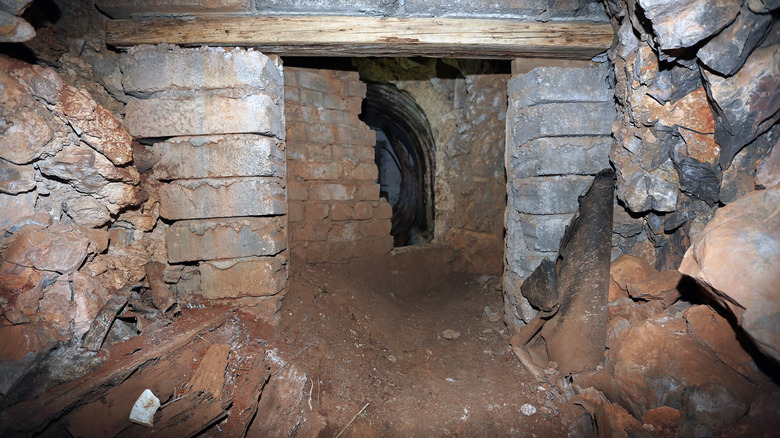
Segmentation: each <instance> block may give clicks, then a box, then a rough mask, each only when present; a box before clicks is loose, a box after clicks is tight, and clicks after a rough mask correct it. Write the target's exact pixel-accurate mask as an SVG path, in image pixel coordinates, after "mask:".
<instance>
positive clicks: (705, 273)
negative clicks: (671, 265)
mask: <svg viewBox="0 0 780 438" xmlns="http://www.w3.org/2000/svg"><path fill="white" fill-rule="evenodd" d="M778 266H780V187H778V186H775V187H773V188H769V189H766V190H759V191H756V192H753V193H751V194H749V195H747V196H744V197H742V198H740V199H738V200H736V201H734V202H732V203H731V204H728V205H726V206H725V207H722V208H720V209H719V210H718V211H717V213H715V216H714V217H713V219H712V220H711V221H710V222H709V223H708V224H707V226H706V227H705V228H704V230H703V231H702V232H701V233H700V234H699V236H697V238H696V239H695V240H694V242H693V245H691V247H690V248H689V249H688V251H687V252H686V253H685V258H684V259H683V262H682V264H681V265H680V272H682V273H683V274H686V275H689V276H691V277H693V278H694V279H695V280H696V281H697V282H698V283H699V284H701V285H702V286H704V288H705V289H706V290H707V291H708V292H709V294H710V295H711V296H712V297H713V298H714V299H715V300H717V301H718V302H719V303H720V304H721V305H722V306H723V307H725V308H727V309H729V310H730V311H731V312H732V313H733V314H734V315H735V316H736V319H737V322H738V323H739V325H740V326H741V327H742V328H743V329H744V330H745V332H746V333H747V334H748V336H749V337H750V338H751V339H752V340H753V341H754V342H755V343H756V346H757V347H758V348H759V350H761V351H762V352H764V353H765V354H767V355H769V356H771V357H773V358H775V359H776V360H780V270H778V269H777V267H778Z"/></svg>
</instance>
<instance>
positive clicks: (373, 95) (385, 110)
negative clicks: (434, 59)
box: [360, 83, 435, 247]
mask: <svg viewBox="0 0 780 438" xmlns="http://www.w3.org/2000/svg"><path fill="white" fill-rule="evenodd" d="M360 118H361V120H363V122H365V123H366V125H368V126H369V127H370V128H371V129H373V130H374V131H376V133H377V142H376V154H375V160H376V165H377V168H378V170H379V184H380V187H381V188H380V191H381V196H382V197H384V198H385V199H387V201H388V202H389V203H390V205H391V206H392V208H393V217H392V228H391V231H390V233H391V234H392V236H393V242H394V246H396V247H399V246H408V245H415V244H420V243H428V242H430V241H431V240H432V239H433V235H434V234H433V227H434V193H433V187H434V174H435V144H434V140H433V134H432V133H431V128H430V125H429V123H428V120H427V118H426V117H425V114H424V113H423V111H422V109H421V108H420V107H419V105H417V103H416V102H415V101H414V99H413V98H412V97H411V96H410V95H409V94H408V93H406V92H404V91H401V90H399V89H398V88H396V87H395V86H394V85H391V84H381V83H368V84H367V91H366V98H365V99H364V100H363V108H362V112H361V116H360Z"/></svg>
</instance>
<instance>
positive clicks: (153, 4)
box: [97, 0, 607, 21]
mask: <svg viewBox="0 0 780 438" xmlns="http://www.w3.org/2000/svg"><path fill="white" fill-rule="evenodd" d="M97 5H98V7H99V8H100V9H101V10H102V11H104V12H106V13H107V14H108V15H110V16H112V17H113V18H127V17H148V16H160V15H166V16H167V15H193V14H200V15H203V14H205V15H214V14H221V15H312V14H320V15H358V16H360V15H364V16H383V17H432V16H433V17H442V16H460V17H462V16H472V17H502V18H523V19H538V20H550V19H559V20H561V19H563V20H565V19H571V18H576V19H580V20H582V19H584V20H591V21H607V17H606V14H605V13H604V5H603V3H602V2H601V1H598V0H545V1H537V0H520V1H518V0H499V1H494V0H492V1H487V0H479V1H474V0H470V1H469V0H455V1H444V0H433V1H431V0H425V1H421V0H407V1H387V0H337V1H328V2H324V1H322V0H220V1H211V2H204V1H192V0H153V1H146V2H138V1H137V0H100V1H98V2H97Z"/></svg>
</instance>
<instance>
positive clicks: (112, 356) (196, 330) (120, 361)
mask: <svg viewBox="0 0 780 438" xmlns="http://www.w3.org/2000/svg"><path fill="white" fill-rule="evenodd" d="M233 315H234V313H233V312H232V310H231V309H230V308H229V307H219V306H215V307H211V308H207V309H194V310H189V311H187V312H183V313H182V316H180V317H179V318H177V319H176V320H175V321H174V322H173V323H172V324H171V325H170V326H168V327H167V328H166V329H165V330H158V331H157V332H155V333H154V334H152V335H150V336H145V335H140V336H137V337H135V338H132V339H130V340H128V341H126V342H123V343H120V344H116V345H113V346H112V347H111V348H109V349H108V351H107V354H108V356H107V358H106V361H105V362H104V363H103V364H102V365H101V366H100V368H98V369H97V370H95V371H94V372H92V373H90V374H87V375H86V376H84V377H82V378H80V379H77V380H75V381H72V382H69V383H64V384H61V385H58V386H55V387H54V388H52V389H51V390H49V391H47V392H46V393H44V394H43V395H42V396H41V397H39V398H36V399H32V400H28V401H25V402H22V403H19V404H16V405H13V406H10V407H9V408H8V409H7V411H6V414H7V415H8V418H14V419H15V421H14V422H7V424H3V422H2V421H0V435H2V436H28V435H29V436H33V435H36V434H37V433H39V432H41V431H43V430H44V429H45V428H46V427H47V426H48V425H49V424H50V423H51V422H53V421H55V420H56V419H58V418H60V417H62V416H64V415H65V414H67V413H69V412H71V411H72V410H74V409H75V408H77V407H79V406H81V405H83V404H86V403H90V402H92V401H94V400H96V399H98V398H99V397H100V396H101V395H102V394H103V393H104V391H105V388H107V387H109V386H115V385H117V384H119V383H121V382H122V381H124V380H125V379H126V378H127V377H128V376H129V375H130V374H132V373H133V372H134V371H135V370H136V369H138V368H139V367H140V366H141V365H143V364H144V363H146V362H148V361H151V360H155V359H157V358H158V357H160V355H162V354H163V353H165V352H168V351H173V350H176V349H178V348H180V347H182V346H184V345H185V344H187V343H188V342H190V341H191V340H192V339H193V338H195V337H196V336H197V335H199V334H200V333H202V332H204V331H208V330H211V329H214V328H215V327H218V326H220V325H221V324H223V323H224V322H225V321H227V320H228V319H230V318H231V317H232V316H233Z"/></svg>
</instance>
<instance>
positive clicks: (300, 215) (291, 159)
mask: <svg viewBox="0 0 780 438" xmlns="http://www.w3.org/2000/svg"><path fill="white" fill-rule="evenodd" d="M284 81H285V86H284V89H285V114H286V117H287V165H288V169H289V174H288V183H289V198H290V200H289V203H290V204H289V212H290V213H289V221H290V250H291V253H292V256H293V257H294V258H295V259H296V260H300V261H304V262H308V263H320V262H326V261H330V262H339V261H345V260H348V259H351V258H357V257H366V256H372V255H381V254H387V253H389V252H390V250H391V249H392V248H393V238H392V236H391V235H390V227H391V223H390V218H391V216H392V209H391V208H390V204H388V203H387V200H385V199H384V198H380V197H379V184H378V182H377V178H378V174H377V167H376V164H375V163H374V144H375V143H376V135H375V133H374V131H372V130H371V129H370V128H368V126H366V125H365V124H364V123H363V122H362V121H360V119H358V114H359V113H360V107H361V104H362V101H363V98H364V97H365V94H366V86H365V84H363V83H362V82H360V80H359V78H358V75H357V73H355V72H348V71H337V70H320V69H307V68H291V67H290V68H286V69H285V74H284Z"/></svg>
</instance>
